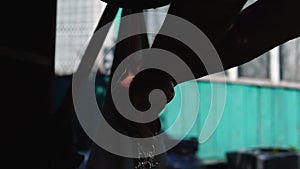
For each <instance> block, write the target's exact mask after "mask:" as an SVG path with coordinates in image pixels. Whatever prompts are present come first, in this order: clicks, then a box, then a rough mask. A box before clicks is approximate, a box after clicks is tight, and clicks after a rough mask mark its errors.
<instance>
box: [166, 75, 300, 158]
mask: <svg viewBox="0 0 300 169" xmlns="http://www.w3.org/2000/svg"><path fill="white" fill-rule="evenodd" d="M214 84H215V85H216V86H217V89H216V90H218V85H219V87H220V88H221V87H222V85H224V84H222V83H216V82H214ZM197 85H198V86H199V93H200V99H199V102H200V103H199V105H200V107H199V111H198V116H197V118H196V119H195V120H196V122H195V124H194V126H193V127H192V129H191V130H190V131H189V133H188V134H187V136H186V137H187V138H188V137H199V133H200V131H201V128H202V126H203V123H204V120H205V118H206V116H207V114H208V110H209V108H210V105H211V97H212V96H211V83H209V82H204V81H199V82H197ZM181 87H183V88H184V85H182V86H181ZM176 92H177V94H176V96H175V99H174V100H173V101H172V102H171V103H170V104H169V105H168V106H167V107H166V109H165V110H164V112H163V114H162V116H163V118H162V124H163V129H164V130H166V129H168V128H169V127H170V126H172V124H173V123H174V120H175V119H176V117H177V115H178V113H179V112H180V111H179V110H180V109H181V108H180V105H181V96H180V95H179V94H178V93H179V88H178V87H176ZM226 93H227V94H226V101H225V108H224V114H223V116H222V119H221V122H220V123H219V125H218V127H217V129H216V130H215V132H214V133H213V135H212V136H211V137H210V138H209V140H207V141H206V142H205V143H203V144H200V145H199V151H198V156H199V157H200V158H203V159H216V158H225V153H226V152H228V151H234V150H238V149H244V148H252V147H270V146H276V147H285V148H291V147H294V148H297V149H300V90H296V89H288V88H275V87H262V86H255V85H245V84H234V83H228V84H226ZM213 102H214V106H218V104H219V103H218V102H221V100H218V99H217V100H213ZM220 104H221V103H220ZM181 113H183V116H182V117H181V118H180V119H178V120H179V125H176V126H174V127H173V128H172V129H171V130H168V131H167V134H169V135H170V136H172V137H174V138H176V137H179V136H182V135H183V134H184V130H185V128H186V127H187V126H189V124H190V123H191V121H193V118H194V117H192V116H191V115H190V112H189V108H184V110H182V112H181Z"/></svg>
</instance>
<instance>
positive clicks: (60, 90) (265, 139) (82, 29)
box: [55, 0, 300, 169]
mask: <svg viewBox="0 0 300 169" xmlns="http://www.w3.org/2000/svg"><path fill="white" fill-rule="evenodd" d="M253 2H254V0H249V2H248V3H247V5H250V4H251V3H253ZM247 5H246V6H247ZM105 6H106V4H105V3H102V2H100V1H99V0H58V1H57V21H56V22H57V24H56V45H55V75H56V76H55V79H56V80H55V88H56V90H55V93H56V95H55V98H56V99H55V106H56V107H58V106H59V105H60V104H61V101H62V99H63V97H64V95H65V94H66V91H67V88H68V86H69V85H70V84H71V75H72V73H74V72H75V71H76V69H77V67H78V64H79V63H80V60H81V56H82V54H83V52H84V50H85V48H86V46H87V45H88V43H89V40H90V38H91V36H92V35H93V31H94V30H95V27H96V25H97V23H98V21H99V19H100V17H101V15H102V12H103V10H104V8H105ZM120 10H121V9H120ZM167 10H168V6H165V7H162V8H157V9H151V10H149V11H154V12H163V13H166V12H167ZM119 16H120V15H119ZM119 16H117V17H119ZM145 19H146V25H147V29H149V30H152V31H153V30H154V32H158V30H159V28H160V26H161V24H162V22H163V20H164V18H163V17H161V16H158V15H155V14H145ZM295 22H299V21H296V20H295ZM118 28H119V23H118V22H117V21H115V22H114V24H113V27H112V29H111V30H110V32H109V35H108V37H107V39H106V41H105V44H104V50H103V51H102V52H101V53H99V58H103V60H101V59H99V64H98V69H97V70H95V71H96V72H97V79H96V91H95V92H96V95H97V100H98V104H99V107H100V108H101V106H102V104H103V98H104V95H105V90H106V85H107V83H108V77H109V74H110V67H111V64H112V60H113V54H114V45H115V41H116V39H117V32H118ZM154 37H155V35H148V39H149V42H150V44H151V43H152V41H153V39H154ZM100 61H101V62H100ZM299 69H300V39H294V40H291V41H289V42H287V43H285V44H283V45H281V46H279V47H276V48H274V49H272V50H271V51H269V52H267V53H265V54H263V55H262V56H261V57H259V58H257V59H255V60H253V61H251V62H249V63H247V64H244V65H241V66H239V67H235V68H232V69H230V70H227V71H226V72H225V74H226V77H227V84H226V90H227V91H226V92H227V96H226V103H225V109H224V114H223V117H222V119H221V122H220V124H219V126H218V128H217V129H216V131H215V132H214V134H213V135H212V137H211V138H210V139H209V140H207V141H206V142H205V143H203V144H199V143H198V142H197V139H198V137H199V134H200V132H201V128H202V126H203V122H204V120H205V119H206V116H207V113H208V110H209V108H210V105H211V83H214V84H216V85H217V86H218V85H220V86H221V85H224V84H221V82H220V79H219V76H218V74H215V75H213V76H212V77H211V79H210V80H209V79H207V78H206V77H204V78H201V79H199V80H197V85H198V86H199V93H200V99H199V100H200V103H199V104H200V109H199V114H198V116H197V118H196V122H195V125H194V126H193V128H192V129H191V130H190V132H189V133H188V135H187V136H186V137H185V138H186V142H184V143H183V144H182V145H180V146H181V147H180V148H181V150H182V151H183V152H184V150H183V149H186V150H189V151H190V152H191V154H192V156H191V154H190V155H189V156H186V157H190V158H188V159H187V158H181V157H180V155H179V156H174V154H176V152H177V155H178V154H181V155H182V154H189V153H182V152H181V153H178V151H177V150H176V151H175V150H174V152H173V155H172V153H171V152H170V156H169V160H170V161H169V162H170V163H169V167H170V168H176V167H177V168H180V167H182V168H188V167H190V168H192V167H193V166H192V165H195V166H196V165H199V163H201V164H207V165H208V164H216V165H215V166H214V167H215V168H216V167H217V164H218V165H219V167H224V165H229V164H228V163H230V162H232V161H234V160H235V159H232V158H233V156H230V152H236V153H237V152H241V151H242V150H243V152H244V151H246V150H249V149H251V150H253V152H254V150H256V151H255V153H258V154H263V153H262V152H273V153H274V152H280V151H279V150H281V149H282V151H283V150H285V151H288V152H295V153H296V154H297V151H299V149H300V73H299ZM181 87H183V88H184V87H185V86H184V85H182V86H181ZM176 90H179V89H178V87H176ZM214 102H216V103H215V104H214V105H218V100H214ZM179 109H180V96H179V95H176V96H175V99H174V100H173V101H172V102H171V103H170V104H168V106H167V107H166V109H165V110H164V112H163V114H162V119H161V120H162V124H163V130H167V129H168V128H169V127H170V126H171V125H172V124H173V122H174V120H175V119H176V117H177V115H178V113H183V114H184V115H183V118H181V119H178V120H180V123H179V124H180V125H177V126H174V128H172V129H171V130H168V131H167V134H168V135H169V136H170V138H172V139H176V138H179V137H180V136H182V135H183V134H184V129H185V128H186V127H187V126H188V124H189V123H190V122H191V121H192V120H193V119H191V118H194V117H190V116H189V109H185V110H184V111H183V112H178V110H179ZM72 117H73V121H72V124H73V134H74V138H75V139H74V141H75V145H76V148H77V150H78V151H79V152H80V153H83V154H85V155H86V158H87V156H88V152H89V149H90V144H91V141H90V140H89V138H88V137H87V136H86V135H85V133H84V131H83V130H82V128H81V127H80V124H79V123H78V121H77V117H76V115H75V114H74V113H73V115H72ZM195 139H196V142H195ZM189 146H190V147H189ZM180 148H179V149H180ZM262 148H265V149H263V150H262ZM267 148H268V149H267ZM181 150H180V151H181ZM258 150H259V151H258ZM255 153H254V154H255ZM294 155H295V154H294ZM272 158H275V157H272ZM178 159H181V161H180V160H178ZM295 159H296V160H295ZM188 160H190V162H188ZM198 160H199V161H200V162H199V161H198ZM230 160H231V161H230ZM292 160H294V161H296V162H297V161H298V163H299V161H300V159H299V157H297V156H296V157H295V156H293V157H292ZM191 161H193V162H195V163H192V162H191ZM180 162H181V163H180ZM198 162H199V163H198ZM283 162H285V161H283ZM176 163H177V164H176ZM288 163H290V164H291V163H293V162H291V161H289V162H288ZM232 165H233V164H232ZM248 165H250V164H248ZM278 166H280V165H279V164H277V167H278ZM207 167H209V166H207ZM231 167H232V168H234V166H231ZM298 167H299V166H298ZM240 168H242V167H240ZM299 168H300V167H299ZM299 168H298V169H299ZM274 169H275V168H274ZM289 169H293V167H290V168H289Z"/></svg>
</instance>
